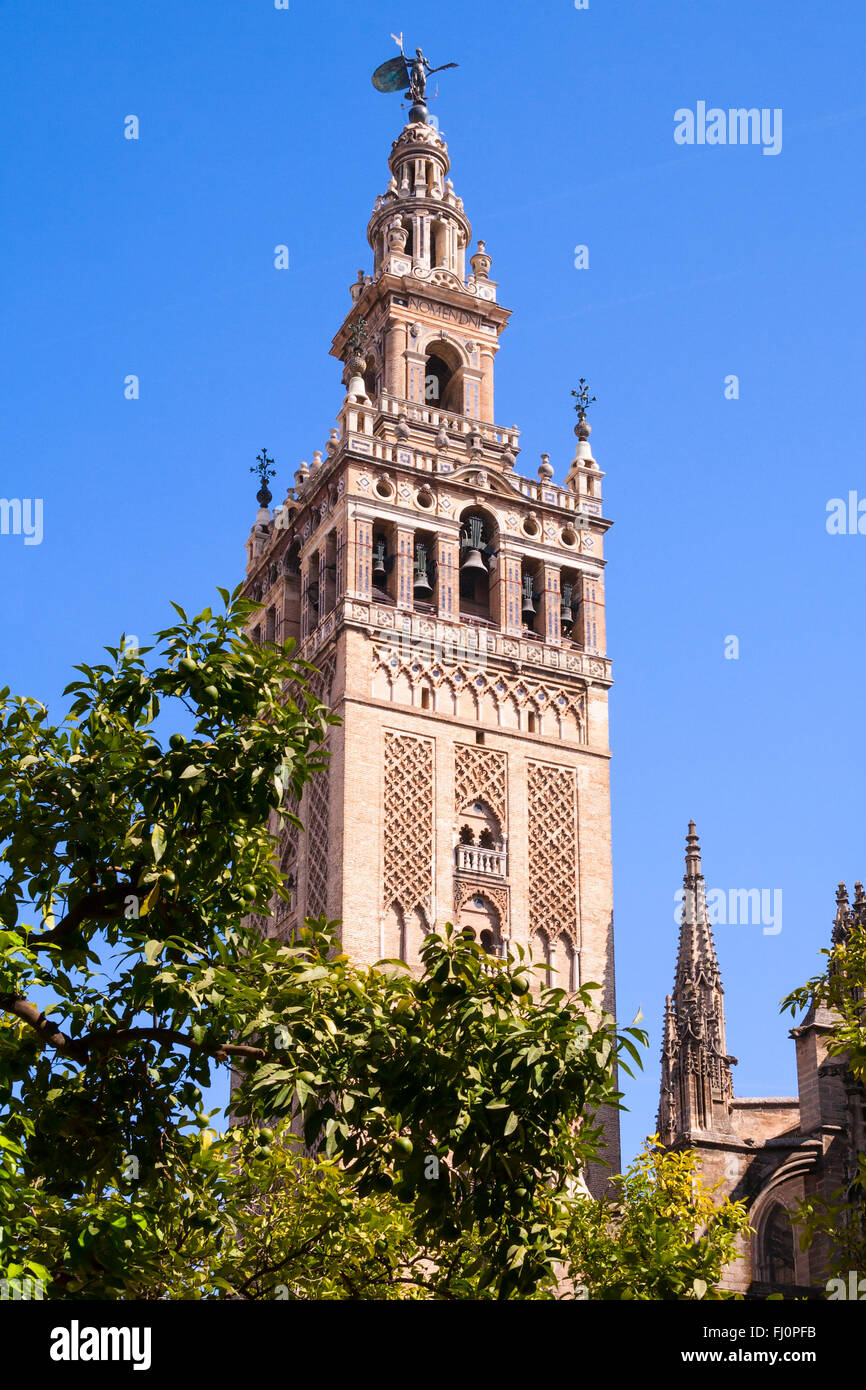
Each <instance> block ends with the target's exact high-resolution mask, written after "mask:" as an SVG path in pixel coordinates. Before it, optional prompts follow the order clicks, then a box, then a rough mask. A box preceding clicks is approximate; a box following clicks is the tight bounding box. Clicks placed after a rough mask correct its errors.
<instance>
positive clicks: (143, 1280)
mask: <svg viewBox="0 0 866 1390" xmlns="http://www.w3.org/2000/svg"><path fill="white" fill-rule="evenodd" d="M220 593H221V595H222V599H223V609H222V611H220V612H217V613H216V614H215V613H212V612H211V611H210V610H209V609H207V610H205V611H204V612H203V613H201V614H199V615H197V616H196V617H194V618H188V617H187V615H186V614H185V613H184V612H183V610H181V609H177V614H178V618H179V621H178V622H177V623H176V624H175V625H174V626H172V627H170V628H167V629H165V630H164V631H162V632H160V633H158V634H157V636H156V638H155V644H154V646H153V647H150V648H145V649H143V650H141V651H133V652H129V651H128V650H125V649H123V648H109V649H108V653H109V658H110V660H109V661H108V662H107V663H104V664H99V665H95V666H88V665H82V666H81V667H79V668H78V670H79V672H80V677H81V678H80V679H78V680H76V681H74V682H73V683H72V685H71V686H69V687H68V688H67V690H68V693H69V695H70V696H71V707H70V709H69V712H68V714H67V715H66V717H65V719H64V720H63V721H62V722H61V723H60V724H59V725H55V724H52V723H51V722H50V721H49V717H48V712H47V710H46V709H45V708H44V706H42V705H40V704H38V703H37V702H36V701H34V700H32V699H21V698H13V697H11V696H10V694H9V692H8V690H7V691H3V692H0V827H2V830H0V835H2V836H3V839H2V841H0V1017H3V1019H4V1020H5V1021H4V1024H3V1026H2V1027H0V1119H2V1126H3V1129H2V1142H0V1277H4V1276H5V1277H6V1278H8V1279H18V1278H26V1277H29V1276H32V1277H35V1278H41V1279H43V1280H45V1282H46V1283H47V1285H48V1293H49V1296H52V1297H62V1296H70V1297H103V1298H104V1297H108V1298H111V1297H128V1296H136V1297H147V1296H159V1295H161V1294H164V1293H165V1292H166V1291H168V1292H172V1293H174V1294H175V1295H176V1296H189V1297H207V1296H212V1295H215V1294H218V1293H219V1286H217V1285H213V1284H209V1283H208V1280H207V1276H206V1273H204V1272H203V1271H205V1270H206V1268H207V1267H208V1265H207V1261H205V1260H204V1259H203V1253H202V1252H203V1250H204V1249H207V1250H210V1251H213V1250H215V1249H217V1248H218V1247H219V1245H220V1242H223V1243H230V1242H231V1241H232V1240H233V1239H234V1238H235V1237H234V1235H233V1233H235V1232H236V1231H237V1229H238V1223H239V1220H240V1219H241V1213H240V1208H239V1203H240V1202H242V1201H243V1200H246V1198H245V1197H244V1188H243V1183H241V1182H240V1181H239V1179H238V1164H237V1163H236V1162H233V1161H230V1160H229V1158H228V1156H227V1150H226V1147H225V1144H218V1145H216V1146H215V1145H213V1144H211V1143H209V1142H208V1136H207V1135H206V1129H207V1124H208V1117H207V1116H206V1115H205V1114H204V1113H203V1109H202V1090H203V1088H204V1087H206V1086H207V1085H209V1084H210V1083H211V1081H212V1079H213V1077H214V1074H215V1072H216V1071H217V1070H218V1069H227V1068H228V1067H229V1066H232V1067H234V1068H235V1069H237V1071H238V1072H239V1073H240V1076H241V1084H240V1086H239V1089H238V1091H237V1093H236V1105H237V1109H238V1113H239V1114H242V1115H246V1116H247V1117H249V1119H250V1120H251V1121H252V1125H251V1130H252V1131H254V1130H255V1127H256V1126H257V1125H258V1126H261V1125H266V1124H269V1123H273V1122H274V1121H279V1122H283V1121H286V1120H288V1119H290V1118H292V1117H294V1122H295V1124H296V1125H302V1126H303V1127H304V1129H305V1131H306V1135H307V1138H308V1139H309V1140H313V1139H316V1140H320V1141H321V1144H322V1147H323V1150H324V1153H325V1155H326V1156H327V1158H328V1159H333V1160H334V1161H335V1162H336V1163H338V1164H339V1165H340V1168H341V1171H342V1172H343V1173H344V1174H345V1181H346V1183H347V1184H348V1185H349V1189H348V1190H349V1191H351V1193H353V1194H354V1195H355V1196H356V1197H357V1200H358V1201H360V1202H364V1201H367V1200H369V1199H370V1198H371V1197H372V1196H373V1195H374V1194H379V1195H380V1196H382V1195H385V1194H390V1195H393V1197H394V1200H395V1201H399V1202H402V1203H403V1204H404V1205H405V1206H406V1208H407V1210H411V1214H412V1221H413V1223H414V1228H415V1231H416V1235H417V1237H418V1239H419V1240H420V1241H421V1242H422V1243H423V1245H424V1247H425V1249H427V1250H429V1251H430V1252H431V1257H432V1258H435V1259H438V1258H440V1257H444V1256H443V1252H446V1250H447V1247H448V1245H449V1242H454V1241H464V1242H465V1241H466V1240H468V1239H470V1238H471V1240H472V1242H474V1243H476V1244H477V1256H476V1266H475V1270H476V1272H475V1274H474V1275H473V1277H474V1278H476V1281H477V1286H478V1288H479V1289H486V1290H488V1291H489V1293H490V1294H491V1295H492V1296H497V1297H509V1296H512V1295H522V1296H526V1295H531V1294H532V1293H533V1291H535V1290H536V1289H538V1288H539V1287H541V1286H542V1285H544V1284H545V1283H549V1280H550V1277H551V1271H552V1270H553V1269H554V1266H555V1264H556V1261H557V1260H558V1258H559V1257H560V1255H561V1254H562V1235H563V1231H564V1221H565V1215H564V1213H565V1206H564V1205H563V1203H565V1201H566V1195H567V1192H568V1188H569V1183H570V1180H571V1178H572V1177H573V1173H574V1165H575V1163H585V1162H586V1161H587V1160H588V1159H589V1158H591V1157H593V1156H595V1155H596V1154H597V1152H598V1150H599V1145H600V1129H599V1127H598V1125H597V1124H596V1123H595V1121H594V1118H593V1117H594V1115H595V1114H596V1113H597V1112H598V1110H599V1109H600V1107H602V1106H604V1105H617V1104H618V1103H619V1096H618V1093H617V1091H616V1088H615V1086H616V1083H615V1079H614V1078H615V1069H614V1064H615V1063H616V1061H617V1060H620V1061H622V1060H623V1059H624V1058H626V1057H628V1056H629V1055H631V1056H632V1057H636V1056H637V1053H636V1049H635V1040H636V1039H640V1038H642V1036H643V1035H642V1034H640V1033H639V1032H638V1031H637V1030H634V1029H632V1030H625V1031H624V1032H617V1030H616V1027H615V1025H614V1024H613V1022H612V1021H611V1020H601V1021H599V1020H598V1019H597V1018H596V1017H595V1016H594V1015H593V1013H592V1004H593V998H594V996H593V993H592V988H591V987H589V986H588V987H586V988H585V989H583V990H581V991H579V992H578V993H577V994H575V995H571V996H567V995H566V994H565V992H564V991H562V990H547V991H545V992H544V994H543V996H542V998H541V1001H540V1002H539V1003H537V1004H536V1003H534V1002H533V1001H532V999H531V995H530V993H529V979H530V969H531V967H530V964H529V962H528V961H527V960H525V959H523V958H522V957H521V956H520V955H518V956H517V957H516V958H513V959H510V960H508V961H505V962H502V963H500V964H491V962H490V961H489V959H488V958H487V957H486V956H485V955H484V954H483V952H482V951H480V949H479V948H478V947H477V946H476V945H475V944H474V943H473V942H471V941H469V940H467V939H466V938H465V937H464V936H462V935H461V934H460V933H458V932H454V931H453V930H449V931H448V932H447V933H446V934H445V935H443V936H435V935H434V936H431V937H429V938H428V940H427V942H426V945H425V948H424V971H423V975H422V976H421V978H419V979H413V978H412V977H410V976H409V975H408V973H407V972H406V971H405V970H401V969H400V968H399V967H397V966H390V967H388V966H381V967H378V968H362V967H359V966H356V965H354V964H352V963H351V962H349V961H348V960H347V959H346V957H345V956H343V955H341V954H340V947H339V941H338V938H337V934H336V926H335V924H330V925H329V924H325V923H318V924H314V923H310V924H308V926H307V928H306V929H305V931H304V933H303V935H302V937H301V939H300V940H299V941H298V942H297V943H296V944H295V945H293V946H287V945H283V944H280V943H279V942H277V941H275V940H273V939H269V938H265V937H263V936H262V935H261V934H260V933H259V932H258V931H257V930H255V929H254V928H253V927H251V926H250V925H249V923H248V914H249V913H250V912H251V911H259V912H263V911H266V910H267V904H268V902H269V901H270V899H271V898H272V895H273V893H274V892H275V891H276V892H280V891H282V886H281V883H280V879H279V873H278V869H277V867H276V864H275V860H274V853H273V849H274V846H273V839H272V832H271V830H270V829H269V823H272V821H273V815H274V814H276V815H277V816H285V815H286V811H285V806H286V799H287V794H288V793H291V794H292V796H293V797H294V798H299V797H300V794H301V792H302V791H303V788H304V786H305V785H306V783H307V782H308V781H309V779H310V777H312V776H314V775H315V773H316V770H317V769H318V768H319V767H321V766H322V763H323V758H324V756H325V755H324V754H323V753H322V745H323V739H324V737H325V735H326V732H327V724H328V722H329V721H330V719H331V717H330V716H329V715H328V714H327V712H326V711H325V709H324V708H323V707H322V706H321V704H320V703H319V702H318V701H317V700H316V699H315V698H314V696H313V695H312V693H311V691H310V687H309V684H308V675H309V668H308V667H306V666H305V665H304V664H303V663H301V662H299V661H298V660H297V659H296V658H295V656H294V655H293V652H292V650H291V647H290V646H283V647H280V646H272V645H263V646H258V645H255V644H253V643H251V642H250V641H249V640H248V639H247V637H246V635H245V623H246V622H247V620H248V618H249V616H250V612H251V605H249V604H248V603H246V602H244V601H243V600H241V598H240V596H239V591H236V592H235V593H234V594H232V595H229V594H228V593H227V592H225V591H223V590H221V591H220ZM177 702H180V705H182V706H184V707H185V708H186V710H187V711H188V714H189V716H190V718H191V722H192V726H193V727H192V734H191V736H189V737H186V736H184V735H182V734H180V733H171V734H170V736H169V737H168V738H167V739H165V738H161V737H158V730H160V729H162V728H164V727H165V726H168V727H170V721H171V720H172V716H173V712H174V710H175V709H176V708H178V707H179V706H178V705H177ZM371 910H372V907H371ZM34 924H35V925H34ZM232 1143H233V1144H234V1151H237V1147H238V1144H239V1143H240V1141H239V1140H238V1139H237V1136H235V1138H234V1140H232ZM256 1143H257V1141H256V1140H255V1137H254V1133H253V1137H251V1138H248V1139H245V1140H244V1142H243V1144H241V1145H240V1151H241V1152H242V1153H243V1154H246V1155H249V1153H251V1152H253V1153H254V1152H256V1150H255V1145H256ZM250 1144H252V1145H253V1149H252V1150H250V1147H249V1146H250ZM251 1161H253V1160H251ZM255 1161H258V1160H255ZM539 1194H540V1195H541V1197H542V1198H543V1201H544V1203H546V1204H547V1205H546V1207H545V1213H546V1214H545V1215H544V1218H543V1219H539V1214H538V1203H537V1198H538V1196H539ZM247 1195H248V1194H247ZM343 1195H344V1196H345V1195H346V1194H345V1193H344V1194H343ZM551 1204H552V1205H551Z"/></svg>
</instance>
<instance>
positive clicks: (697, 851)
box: [686, 820, 701, 878]
mask: <svg viewBox="0 0 866 1390" xmlns="http://www.w3.org/2000/svg"><path fill="white" fill-rule="evenodd" d="M700 874H701V842H700V840H699V839H698V832H697V828H696V826H695V823H694V821H693V820H690V821H689V833H688V835H687V836H686V877H687V878H699V877H700Z"/></svg>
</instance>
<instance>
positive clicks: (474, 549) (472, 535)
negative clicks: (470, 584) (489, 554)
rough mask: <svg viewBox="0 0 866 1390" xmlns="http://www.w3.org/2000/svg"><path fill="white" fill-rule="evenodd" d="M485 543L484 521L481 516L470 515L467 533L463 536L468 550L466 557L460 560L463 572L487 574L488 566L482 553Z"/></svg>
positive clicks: (465, 547) (464, 544)
mask: <svg viewBox="0 0 866 1390" xmlns="http://www.w3.org/2000/svg"><path fill="white" fill-rule="evenodd" d="M483 544H484V523H483V521H482V520H481V517H480V516H470V517H469V518H468V519H467V522H466V534H465V535H464V537H463V546H464V549H465V550H466V558H465V560H462V561H461V562H460V569H461V571H463V572H469V573H472V572H473V571H474V572H475V573H476V574H482V573H483V574H486V573H487V566H486V565H485V563H484V560H483V558H482V555H481V547H482V545H483Z"/></svg>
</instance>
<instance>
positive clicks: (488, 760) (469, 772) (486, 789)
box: [454, 743, 508, 834]
mask: <svg viewBox="0 0 866 1390" xmlns="http://www.w3.org/2000/svg"><path fill="white" fill-rule="evenodd" d="M507 767H508V764H507V759H506V755H505V753H497V752H496V751H495V749H492V748H479V747H478V746H477V745H476V746H474V747H473V746H472V745H469V744H463V743H459V744H458V745H457V749H456V757H455V767H454V804H455V810H456V811H457V814H458V815H459V814H460V812H461V811H462V810H463V808H464V806H466V805H468V804H469V802H470V801H486V802H487V805H488V806H489V807H490V809H491V811H492V812H493V814H494V816H495V817H496V819H497V820H498V821H499V828H500V829H501V831H502V833H503V834H505V833H506V825H505V784H506V783H505V779H506V775H507Z"/></svg>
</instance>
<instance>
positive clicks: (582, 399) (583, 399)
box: [571, 376, 598, 425]
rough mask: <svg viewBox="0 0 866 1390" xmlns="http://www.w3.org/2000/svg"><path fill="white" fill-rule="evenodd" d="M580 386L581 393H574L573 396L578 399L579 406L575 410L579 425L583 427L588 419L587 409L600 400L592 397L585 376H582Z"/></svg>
mask: <svg viewBox="0 0 866 1390" xmlns="http://www.w3.org/2000/svg"><path fill="white" fill-rule="evenodd" d="M579 384H580V390H579V391H572V393H571V394H572V395H573V396H574V397H576V399H577V405H576V406H575V407H574V408H575V410H576V411H577V419H578V423H579V424H581V425H582V424H583V422H584V420H585V419H586V408H587V406H589V405H594V404H595V402H596V401H597V400H598V397H597V396H591V395H590V394H589V387H588V386H587V384H586V377H585V376H582V377H581V378H580V383H579Z"/></svg>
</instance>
